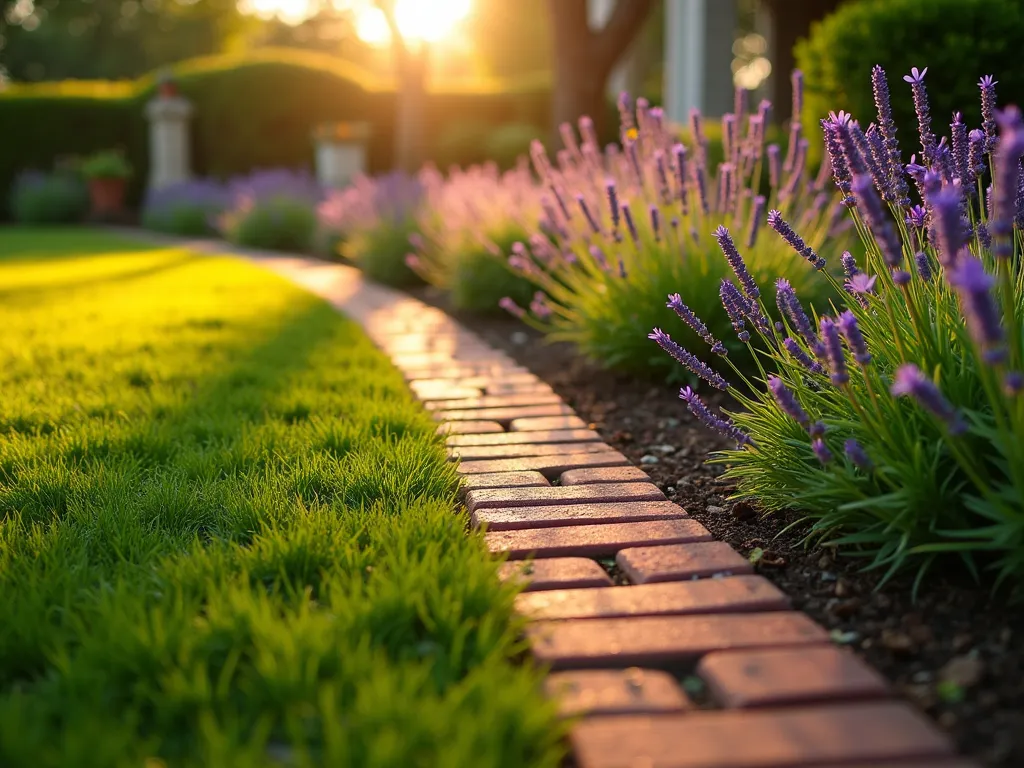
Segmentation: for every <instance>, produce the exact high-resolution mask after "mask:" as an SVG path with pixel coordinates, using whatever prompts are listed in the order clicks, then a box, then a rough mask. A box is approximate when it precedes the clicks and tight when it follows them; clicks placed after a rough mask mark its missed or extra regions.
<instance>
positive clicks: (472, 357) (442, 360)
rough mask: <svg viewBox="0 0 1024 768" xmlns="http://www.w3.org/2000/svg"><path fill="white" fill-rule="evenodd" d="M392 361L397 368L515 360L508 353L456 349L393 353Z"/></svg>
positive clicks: (497, 363) (508, 363)
mask: <svg viewBox="0 0 1024 768" xmlns="http://www.w3.org/2000/svg"><path fill="white" fill-rule="evenodd" d="M391 362H393V363H394V364H395V365H396V366H398V367H399V368H429V367H430V366H435V365H439V366H448V365H452V364H455V365H515V361H514V360H512V358H510V357H509V356H508V355H502V354H500V353H497V352H490V353H487V352H482V351H474V350H458V351H456V352H455V353H454V354H453V353H451V352H420V353H415V354H395V355H392V356H391Z"/></svg>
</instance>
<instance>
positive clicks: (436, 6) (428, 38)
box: [356, 0, 472, 45]
mask: <svg viewBox="0 0 1024 768" xmlns="http://www.w3.org/2000/svg"><path fill="white" fill-rule="evenodd" d="M471 4H472V0H396V2H395V21H396V22H397V23H398V29H399V31H400V32H401V33H402V37H404V38H405V39H406V40H419V41H424V42H428V43H435V42H437V41H439V40H441V39H443V38H444V37H446V36H447V35H449V34H450V33H451V32H452V31H453V30H454V29H455V28H456V27H457V26H458V24H459V22H461V21H462V20H463V19H465V18H466V16H468V15H469V11H470V8H471ZM356 34H357V35H358V36H359V39H360V40H362V41H363V42H364V43H368V44H370V45H387V44H388V43H389V42H390V40H391V32H390V30H389V29H388V24H387V21H386V20H385V18H384V14H383V13H382V12H381V11H380V9H378V8H375V7H366V8H364V9H363V10H362V11H360V13H359V15H358V18H357V21H356Z"/></svg>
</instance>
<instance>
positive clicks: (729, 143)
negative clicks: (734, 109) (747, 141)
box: [722, 112, 738, 161]
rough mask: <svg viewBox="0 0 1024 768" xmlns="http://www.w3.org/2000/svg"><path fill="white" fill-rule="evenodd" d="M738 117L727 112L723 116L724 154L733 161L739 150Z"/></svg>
mask: <svg viewBox="0 0 1024 768" xmlns="http://www.w3.org/2000/svg"><path fill="white" fill-rule="evenodd" d="M737 143H738V142H737V141H736V115H734V114H731V113H729V112H727V113H726V114H724V115H722V153H723V154H724V155H725V158H726V160H728V161H731V160H732V158H733V155H734V154H735V153H736V150H737Z"/></svg>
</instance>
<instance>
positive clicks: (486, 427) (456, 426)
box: [437, 421, 505, 471]
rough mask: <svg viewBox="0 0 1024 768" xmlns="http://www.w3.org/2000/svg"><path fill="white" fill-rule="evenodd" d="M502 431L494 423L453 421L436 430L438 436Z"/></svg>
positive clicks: (500, 427) (503, 429) (496, 423)
mask: <svg viewBox="0 0 1024 768" xmlns="http://www.w3.org/2000/svg"><path fill="white" fill-rule="evenodd" d="M504 431H505V428H504V427H502V426H501V424H499V423H498V422H496V421H458V422H455V421H453V422H449V423H447V424H442V425H441V426H439V427H438V428H437V434H439V435H482V434H495V433H498V432H504ZM496 471H501V470H496Z"/></svg>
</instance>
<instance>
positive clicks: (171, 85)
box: [157, 80, 178, 99]
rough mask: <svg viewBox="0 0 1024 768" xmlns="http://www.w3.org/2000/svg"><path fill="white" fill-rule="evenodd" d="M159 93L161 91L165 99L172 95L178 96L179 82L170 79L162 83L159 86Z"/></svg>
mask: <svg viewBox="0 0 1024 768" xmlns="http://www.w3.org/2000/svg"><path fill="white" fill-rule="evenodd" d="M157 93H159V94H160V96H161V97H162V98H165V99H169V98H171V97H172V96H177V95H178V84H177V83H175V82H174V81H173V80H168V81H166V82H163V83H160V85H159V86H157Z"/></svg>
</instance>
